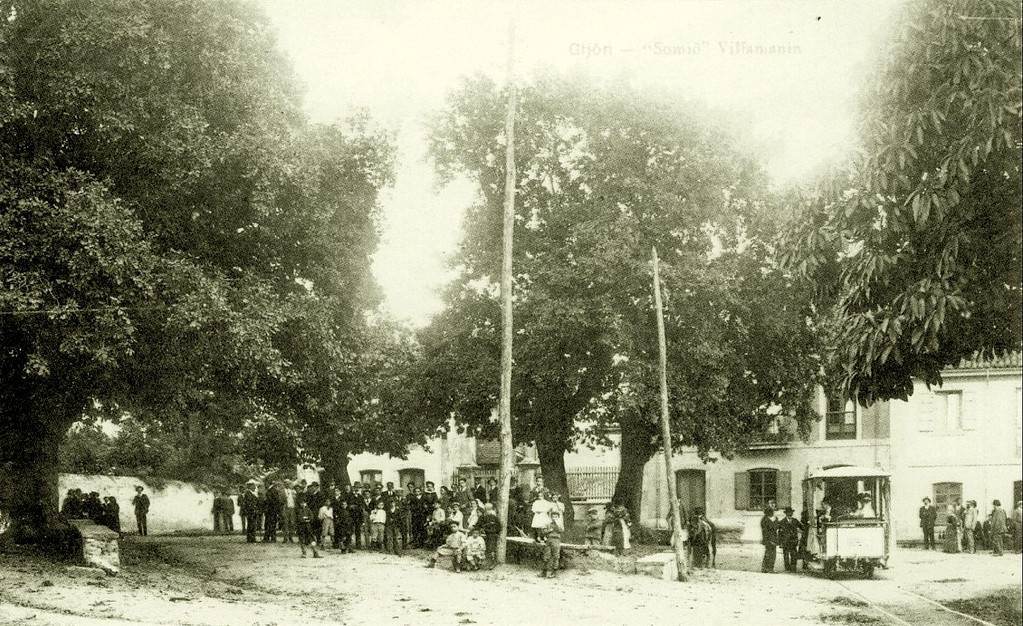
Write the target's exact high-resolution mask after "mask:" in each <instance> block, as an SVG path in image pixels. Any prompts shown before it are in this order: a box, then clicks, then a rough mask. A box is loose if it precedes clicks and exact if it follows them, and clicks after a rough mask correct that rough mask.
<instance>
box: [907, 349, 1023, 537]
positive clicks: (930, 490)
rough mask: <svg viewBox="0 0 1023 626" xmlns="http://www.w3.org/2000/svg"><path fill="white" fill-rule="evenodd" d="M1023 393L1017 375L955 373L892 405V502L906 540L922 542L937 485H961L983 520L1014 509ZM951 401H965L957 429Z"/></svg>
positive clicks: (1020, 469) (1005, 371) (1005, 372)
mask: <svg viewBox="0 0 1023 626" xmlns="http://www.w3.org/2000/svg"><path fill="white" fill-rule="evenodd" d="M1020 388H1021V382H1020V371H1019V370H1018V369H1015V370H1013V369H998V370H963V371H958V370H952V371H947V372H945V375H944V384H943V385H942V387H940V388H935V389H931V390H928V389H927V387H926V385H924V384H922V383H916V384H915V385H914V390H913V395H912V396H911V397H910V399H909V401H908V402H902V401H897V402H893V403H892V424H893V432H892V435H893V438H894V440H895V441H896V442H898V445H897V453H896V459H895V460H896V465H895V468H894V469H895V480H893V485H892V492H893V493H892V496H893V497H892V501H893V504H894V507H895V509H894V511H893V516H894V517H895V519H896V524H897V532H898V536H899V537H900V538H901V539H916V540H919V539H922V535H921V532H920V528H919V517H918V509H919V507H920V504H921V500H922V499H923V498H924V497H925V496H926V497H929V498H931V499H932V500H933V499H934V497H935V493H934V485H935V483H960V484H961V485H962V499H963V501H964V502H965V501H966V500H976V501H977V505H978V509H979V510H980V511H981V514H982V515H983V516H985V517H986V516H987V514H988V513H989V512H990V510H991V501H992V500H995V499H998V500H1001V503H1002V506H1003V507H1004V508H1006V509H1007V510H1009V509H1010V507H1011V506H1012V500H1013V483H1014V482H1017V481H1019V480H1020V479H1021V473H1023V465H1021V458H1020V448H1021V435H1020V433H1021V431H1020V411H1021V408H1020V403H1021V398H1020V395H1021V392H1020ZM948 393H955V394H961V397H962V413H961V420H960V421H959V422H958V423H957V421H956V420H955V419H954V411H953V419H952V420H949V419H948V411H947V403H946V401H945V400H946V396H944V395H943V394H948ZM950 421H951V422H952V423H949V422H950ZM941 521H942V520H940V519H939V524H940V523H941Z"/></svg>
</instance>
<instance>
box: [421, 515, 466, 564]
mask: <svg viewBox="0 0 1023 626" xmlns="http://www.w3.org/2000/svg"><path fill="white" fill-rule="evenodd" d="M448 529H449V531H450V532H449V534H448V536H447V538H446V539H444V545H442V546H441V547H439V548H437V552H436V553H434V555H433V556H432V557H430V562H429V563H427V565H426V566H427V567H433V566H434V565H436V564H437V559H439V558H441V557H445V556H450V557H451V567H452V569H453V570H454V571H456V572H460V571H462V559H464V558H465V543H466V538H465V533H463V532H462V525H461V524H459V523H457V522H451V523H450V524H449V525H448Z"/></svg>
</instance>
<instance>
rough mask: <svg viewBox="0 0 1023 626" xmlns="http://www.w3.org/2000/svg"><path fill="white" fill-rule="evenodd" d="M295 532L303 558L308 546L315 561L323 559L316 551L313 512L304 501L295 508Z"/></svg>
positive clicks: (253, 539) (253, 538)
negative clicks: (296, 532)
mask: <svg viewBox="0 0 1023 626" xmlns="http://www.w3.org/2000/svg"><path fill="white" fill-rule="evenodd" d="M295 530H296V531H298V547H299V549H301V550H302V558H303V559H304V558H305V547H306V546H309V547H310V548H312V550H313V558H314V559H319V558H321V557H320V553H319V552H318V551H317V550H316V535H314V534H313V512H312V511H310V510H309V506H308V505H307V504H306V503H305V502H304V501H299V503H298V506H296V507H295ZM255 541H256V537H255V535H253V536H252V542H255ZM250 543H251V542H250Z"/></svg>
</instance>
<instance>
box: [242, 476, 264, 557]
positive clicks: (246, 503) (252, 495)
mask: <svg viewBox="0 0 1023 626" xmlns="http://www.w3.org/2000/svg"><path fill="white" fill-rule="evenodd" d="M238 506H239V508H241V513H242V519H243V520H244V522H245V542H246V543H256V525H257V524H258V523H259V496H258V495H256V481H254V480H250V481H248V482H247V483H245V491H243V492H242V495H240V496H238Z"/></svg>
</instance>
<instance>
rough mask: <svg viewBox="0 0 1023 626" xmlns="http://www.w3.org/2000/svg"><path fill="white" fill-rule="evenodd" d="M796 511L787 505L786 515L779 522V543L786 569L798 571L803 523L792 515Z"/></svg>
mask: <svg viewBox="0 0 1023 626" xmlns="http://www.w3.org/2000/svg"><path fill="white" fill-rule="evenodd" d="M793 513H795V511H793V510H792V507H790V506H787V507H785V517H784V518H782V520H781V521H780V522H778V543H779V544H781V554H782V560H783V561H784V563H785V571H787V572H794V571H796V558H797V555H798V554H799V531H800V530H801V526H802V525H801V524H800V523H799V520H797V519H796V518H794V517H792V514H793Z"/></svg>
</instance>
